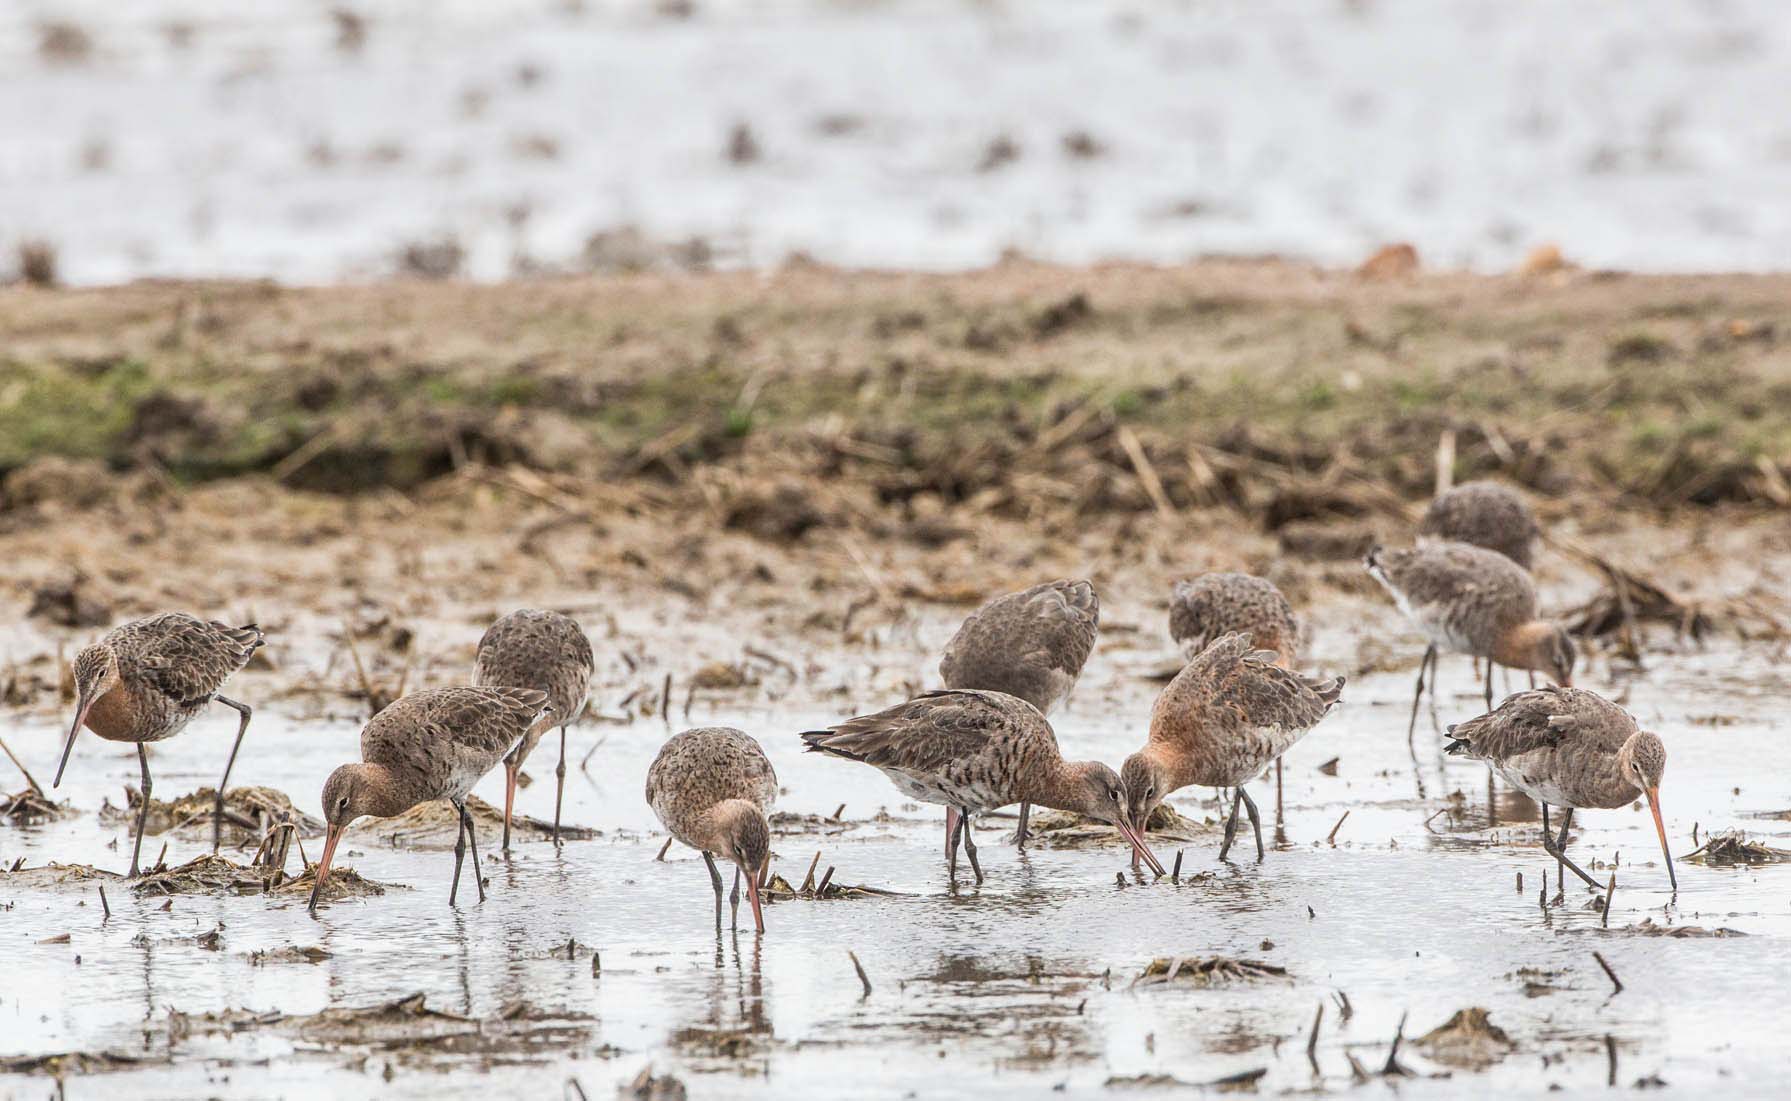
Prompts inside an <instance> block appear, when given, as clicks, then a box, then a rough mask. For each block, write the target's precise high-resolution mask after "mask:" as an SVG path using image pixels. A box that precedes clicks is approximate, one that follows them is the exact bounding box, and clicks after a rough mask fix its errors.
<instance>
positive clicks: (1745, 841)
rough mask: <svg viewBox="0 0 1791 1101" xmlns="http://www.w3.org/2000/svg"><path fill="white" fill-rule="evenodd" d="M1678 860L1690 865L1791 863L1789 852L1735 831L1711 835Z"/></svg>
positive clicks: (1790, 853) (1790, 851)
mask: <svg viewBox="0 0 1791 1101" xmlns="http://www.w3.org/2000/svg"><path fill="white" fill-rule="evenodd" d="M1680 859H1681V860H1684V861H1687V862H1688V863H1692V864H1717V865H1723V864H1784V863H1787V862H1791V850H1788V849H1775V848H1773V847H1772V846H1770V845H1767V844H1765V843H1764V842H1761V841H1754V840H1750V839H1749V838H1748V837H1747V835H1746V834H1743V833H1741V832H1740V831H1736V832H1734V833H1713V834H1711V835H1710V837H1709V838H1707V839H1706V840H1705V842H1704V843H1703V844H1702V845H1700V846H1698V848H1697V849H1696V850H1695V851H1693V852H1690V853H1687V854H1686V855H1685V856H1683V857H1680Z"/></svg>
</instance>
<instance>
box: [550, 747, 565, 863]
mask: <svg viewBox="0 0 1791 1101" xmlns="http://www.w3.org/2000/svg"><path fill="white" fill-rule="evenodd" d="M553 777H554V789H553V847H554V848H556V849H557V848H559V847H560V805H561V804H562V803H564V802H565V801H566V728H565V727H563V726H562V727H560V763H559V765H558V766H556V767H555V768H554V770H553Z"/></svg>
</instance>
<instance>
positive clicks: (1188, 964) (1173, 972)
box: [1132, 956, 1288, 986]
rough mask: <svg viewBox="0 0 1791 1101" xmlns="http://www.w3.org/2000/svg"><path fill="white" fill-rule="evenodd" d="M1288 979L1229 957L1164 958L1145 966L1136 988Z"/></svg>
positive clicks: (1283, 972) (1282, 971) (1279, 970)
mask: <svg viewBox="0 0 1791 1101" xmlns="http://www.w3.org/2000/svg"><path fill="white" fill-rule="evenodd" d="M1286 978H1288V974H1287V968H1285V967H1282V966H1280V965H1278V964H1273V963H1263V962H1262V961H1260V960H1243V959H1233V958H1232V957H1230V956H1161V957H1158V958H1157V959H1154V960H1152V961H1150V962H1149V963H1147V964H1145V965H1144V970H1143V971H1140V972H1139V973H1138V977H1137V978H1136V979H1134V980H1133V982H1132V985H1134V986H1139V985H1143V986H1150V985H1153V984H1156V983H1167V982H1187V983H1193V984H1194V985H1195V986H1224V985H1227V984H1229V983H1234V982H1262V981H1269V980H1281V979H1286Z"/></svg>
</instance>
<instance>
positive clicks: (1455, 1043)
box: [1412, 1006, 1517, 1069]
mask: <svg viewBox="0 0 1791 1101" xmlns="http://www.w3.org/2000/svg"><path fill="white" fill-rule="evenodd" d="M1412 1043H1413V1044H1415V1045H1416V1046H1417V1048H1418V1050H1420V1051H1422V1052H1424V1053H1425V1054H1426V1055H1428V1056H1430V1057H1431V1058H1432V1059H1435V1060H1436V1061H1437V1062H1439V1063H1445V1064H1447V1065H1449V1066H1452V1067H1462V1068H1465V1069H1477V1068H1480V1067H1485V1066H1488V1065H1490V1064H1492V1063H1496V1062H1498V1061H1499V1060H1500V1059H1503V1058H1504V1057H1505V1056H1507V1055H1509V1054H1510V1053H1511V1050H1512V1048H1514V1047H1516V1046H1517V1045H1516V1044H1513V1043H1512V1042H1511V1037H1510V1036H1507V1035H1506V1034H1505V1030H1504V1029H1502V1028H1500V1027H1499V1026H1498V1025H1495V1024H1493V1023H1492V1021H1490V1020H1488V1019H1487V1015H1486V1010H1484V1009H1482V1008H1480V1007H1479V1006H1470V1007H1468V1008H1467V1009H1458V1010H1456V1012H1455V1016H1453V1017H1450V1018H1449V1019H1448V1020H1447V1021H1444V1022H1443V1023H1442V1024H1440V1025H1438V1026H1437V1027H1436V1028H1433V1029H1431V1030H1430V1031H1429V1032H1426V1033H1425V1034H1424V1035H1422V1036H1420V1037H1418V1038H1417V1039H1416V1040H1414V1041H1412Z"/></svg>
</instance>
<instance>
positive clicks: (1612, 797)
mask: <svg viewBox="0 0 1791 1101" xmlns="http://www.w3.org/2000/svg"><path fill="white" fill-rule="evenodd" d="M1449 733H1450V735H1451V736H1453V737H1454V739H1455V740H1454V741H1453V742H1450V743H1449V747H1448V749H1449V752H1450V753H1451V754H1453V755H1455V756H1460V757H1468V758H1471V759H1473V760H1477V761H1485V762H1486V763H1487V764H1488V765H1490V766H1491V767H1492V768H1493V769H1494V771H1496V772H1498V774H1499V775H1500V776H1502V777H1504V778H1505V780H1506V782H1507V783H1509V784H1511V786H1513V787H1515V788H1517V789H1518V790H1519V791H1521V792H1523V793H1524V794H1525V795H1528V796H1529V797H1530V798H1532V799H1534V800H1536V801H1537V802H1538V803H1540V804H1542V845H1543V848H1544V849H1546V850H1548V852H1549V855H1551V856H1553V857H1555V858H1556V859H1557V860H1559V861H1560V862H1561V865H1562V866H1563V867H1565V868H1569V869H1571V870H1572V871H1573V872H1574V873H1575V874H1576V875H1578V876H1579V877H1580V878H1581V879H1582V880H1584V881H1585V882H1586V883H1587V884H1588V885H1589V886H1591V887H1593V888H1595V889H1596V888H1598V887H1600V886H1601V884H1599V882H1598V881H1597V880H1595V879H1593V878H1592V877H1591V876H1590V875H1587V874H1586V872H1585V871H1584V870H1583V869H1581V868H1580V867H1579V866H1578V865H1577V864H1575V863H1574V862H1573V861H1571V860H1569V859H1567V855H1566V851H1565V850H1566V846H1567V837H1568V828H1569V826H1571V824H1572V822H1573V812H1574V810H1575V809H1600V808H1603V809H1609V808H1614V807H1621V806H1626V805H1628V804H1629V803H1632V802H1634V801H1635V800H1636V799H1638V798H1645V799H1647V801H1648V809H1649V811H1650V812H1651V813H1652V815H1653V817H1654V828H1655V832H1656V833H1658V834H1659V836H1660V851H1661V855H1662V856H1663V857H1664V858H1665V860H1666V863H1667V877H1668V879H1669V881H1670V882H1671V883H1672V885H1673V887H1674V889H1675V890H1677V889H1678V886H1679V877H1678V873H1676V872H1675V871H1674V870H1673V855H1672V853H1671V852H1670V851H1669V850H1668V847H1667V827H1666V823H1665V822H1664V821H1663V820H1662V818H1661V813H1660V781H1661V776H1662V774H1664V773H1665V772H1666V767H1667V751H1666V747H1665V746H1664V745H1662V744H1661V740H1660V738H1658V737H1657V736H1655V735H1654V734H1651V733H1649V732H1648V731H1646V730H1642V729H1641V728H1640V727H1638V726H1637V725H1636V721H1635V719H1634V718H1633V717H1631V716H1630V714H1629V712H1627V711H1625V710H1623V709H1622V708H1621V707H1618V706H1617V705H1616V704H1614V703H1612V702H1611V701H1609V700H1607V699H1605V698H1603V697H1602V696H1599V695H1597V694H1596V693H1592V692H1587V691H1585V690H1583V689H1579V688H1562V687H1558V686H1551V687H1548V688H1543V689H1538V690H1535V691H1530V692H1518V693H1516V694H1514V695H1512V696H1509V697H1507V698H1506V700H1505V702H1504V703H1502V704H1500V705H1499V706H1498V708H1497V709H1496V710H1493V711H1491V712H1488V713H1487V714H1485V715H1481V716H1480V717H1478V718H1475V719H1470V720H1468V721H1467V722H1465V723H1457V724H1456V725H1454V726H1451V727H1450V728H1449ZM1551 805H1552V806H1556V807H1562V808H1564V809H1565V811H1566V814H1565V817H1564V819H1563V821H1562V823H1561V836H1560V837H1559V838H1558V839H1551V838H1550V836H1549V821H1548V808H1549V807H1550V806H1551Z"/></svg>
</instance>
